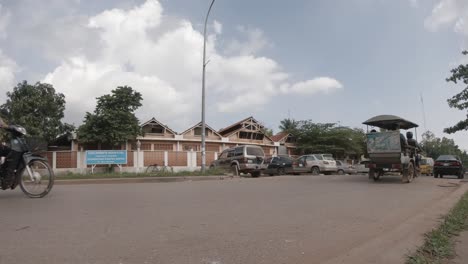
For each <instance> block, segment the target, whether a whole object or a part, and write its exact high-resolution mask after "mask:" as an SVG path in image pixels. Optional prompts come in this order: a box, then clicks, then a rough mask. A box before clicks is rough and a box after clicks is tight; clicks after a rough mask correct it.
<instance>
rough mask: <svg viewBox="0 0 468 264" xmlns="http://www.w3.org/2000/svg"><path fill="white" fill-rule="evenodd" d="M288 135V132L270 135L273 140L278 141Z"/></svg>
mask: <svg viewBox="0 0 468 264" xmlns="http://www.w3.org/2000/svg"><path fill="white" fill-rule="evenodd" d="M287 135H289V133H288V132H279V133H278V134H276V135H274V136H272V137H270V138H271V140H273V141H274V142H278V141H280V140H281V139H283V138H284V137H286V136H287Z"/></svg>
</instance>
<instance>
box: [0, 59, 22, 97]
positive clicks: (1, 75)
mask: <svg viewBox="0 0 468 264" xmlns="http://www.w3.org/2000/svg"><path fill="white" fill-rule="evenodd" d="M17 71H18V66H17V65H16V63H15V62H14V61H13V60H12V59H10V58H8V57H7V56H6V55H4V54H3V52H2V50H0V91H2V93H0V99H1V100H2V101H4V100H5V99H6V95H5V91H10V90H11V88H12V87H13V86H14V84H15V73H16V72H17Z"/></svg>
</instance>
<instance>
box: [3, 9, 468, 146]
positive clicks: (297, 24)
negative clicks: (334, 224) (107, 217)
mask: <svg viewBox="0 0 468 264" xmlns="http://www.w3.org/2000/svg"><path fill="white" fill-rule="evenodd" d="M210 2H211V1H210V0H159V1H158V0H100V1H94V0H44V1H35V0H0V102H4V101H5V98H6V92H7V91H11V90H12V88H13V87H14V86H15V85H16V84H17V83H18V82H20V81H22V80H27V81H28V82H30V83H35V82H37V81H41V82H47V83H51V84H52V85H53V86H54V87H55V89H56V90H57V91H58V92H60V93H63V94H65V96H66V101H67V105H66V117H65V118H66V120H65V121H67V122H70V123H74V124H75V125H80V124H81V123H82V120H83V117H84V114H85V112H86V111H93V110H94V106H95V102H96V99H95V98H96V97H99V96H101V95H104V94H108V93H109V92H110V91H111V90H112V89H115V88H116V87H117V86H123V85H129V86H131V87H133V88H134V89H135V90H137V91H139V92H140V93H142V94H143V97H144V101H143V107H141V108H140V109H139V110H138V112H137V116H138V118H139V119H140V121H142V122H145V121H147V120H148V119H150V118H151V117H155V118H156V119H158V120H160V121H161V122H163V123H165V124H167V125H168V126H169V127H171V128H173V129H174V130H176V131H178V132H181V131H184V130H185V129H186V128H188V127H190V126H192V125H193V124H195V123H197V122H199V121H200V116H201V110H200V109H201V75H202V74H201V73H202V67H201V66H202V48H203V22H204V16H205V14H206V11H207V9H208V6H209V4H210ZM467 41H468V1H466V0H315V1H311V0H296V1H280V0H256V1H250V0H236V1H226V0H217V1H216V2H215V4H214V6H213V9H212V13H211V15H210V19H209V25H208V45H207V57H208V59H209V64H208V65H207V74H206V78H207V84H206V92H207V116H206V120H207V123H208V125H210V126H211V127H214V128H216V129H220V128H222V127H226V126H228V125H230V124H232V123H234V122H237V121H239V120H241V119H243V118H245V117H248V116H251V115H252V116H254V117H255V118H256V119H257V120H259V121H261V122H263V123H264V124H265V125H266V126H267V127H270V128H272V129H273V130H274V131H275V132H278V125H279V122H280V120H282V119H284V118H288V117H291V118H294V119H296V120H302V119H311V120H313V121H316V122H339V123H340V124H341V125H345V126H352V127H363V126H362V125H361V123H362V122H363V121H364V120H366V119H368V118H369V117H372V116H374V115H378V114H395V115H400V116H403V117H405V118H407V119H410V120H412V121H415V122H417V123H419V124H420V126H421V129H420V131H421V132H422V131H423V130H426V129H427V130H431V131H433V132H435V133H436V135H437V136H448V137H450V138H454V139H455V141H456V142H457V143H458V144H459V145H460V146H461V147H462V148H464V149H468V137H467V136H466V132H458V133H457V134H455V135H444V134H443V133H442V130H443V128H444V127H447V126H451V125H453V124H454V123H455V122H456V121H458V120H460V119H463V118H465V117H466V112H462V111H458V110H455V109H450V108H449V107H448V105H447V102H446V100H447V99H448V98H449V97H451V96H452V95H454V94H455V93H457V92H458V91H460V90H461V89H462V87H460V86H458V87H457V86H454V85H451V84H449V83H447V82H445V78H446V77H448V76H449V74H450V69H451V68H453V67H455V66H456V65H458V64H460V63H466V62H468V58H467V57H465V58H464V57H463V56H462V55H461V51H462V50H463V49H467V48H468V43H467ZM421 97H422V98H423V101H424V104H422V103H421V100H420V99H421ZM423 109H424V111H423Z"/></svg>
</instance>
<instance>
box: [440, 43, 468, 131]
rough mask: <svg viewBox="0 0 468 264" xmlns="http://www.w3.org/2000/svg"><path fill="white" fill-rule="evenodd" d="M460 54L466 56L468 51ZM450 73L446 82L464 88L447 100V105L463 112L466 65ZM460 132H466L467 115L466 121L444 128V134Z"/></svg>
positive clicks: (467, 102)
mask: <svg viewBox="0 0 468 264" xmlns="http://www.w3.org/2000/svg"><path fill="white" fill-rule="evenodd" d="M462 54H463V55H467V54H468V51H463V52H462ZM450 72H451V73H452V76H450V77H449V78H447V79H446V81H447V82H453V83H455V84H458V83H459V82H463V84H464V85H465V88H464V89H463V90H462V91H461V92H459V93H457V94H456V95H454V96H453V97H452V98H450V99H448V100H447V101H448V104H449V106H450V107H452V108H456V109H458V110H465V109H467V108H468V64H465V65H463V64H460V65H459V66H458V67H456V68H454V69H452V70H451V71H450ZM461 130H468V115H467V119H465V120H461V121H459V122H458V123H456V124H455V125H453V126H451V127H448V128H445V129H444V132H445V133H449V134H452V133H455V132H457V131H461Z"/></svg>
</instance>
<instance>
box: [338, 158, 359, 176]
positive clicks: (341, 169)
mask: <svg viewBox="0 0 468 264" xmlns="http://www.w3.org/2000/svg"><path fill="white" fill-rule="evenodd" d="M336 166H337V167H338V174H340V175H341V174H345V173H347V174H356V173H357V170H356V168H354V166H353V165H351V164H348V163H347V162H345V161H342V160H337V161H336Z"/></svg>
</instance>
